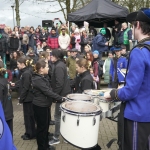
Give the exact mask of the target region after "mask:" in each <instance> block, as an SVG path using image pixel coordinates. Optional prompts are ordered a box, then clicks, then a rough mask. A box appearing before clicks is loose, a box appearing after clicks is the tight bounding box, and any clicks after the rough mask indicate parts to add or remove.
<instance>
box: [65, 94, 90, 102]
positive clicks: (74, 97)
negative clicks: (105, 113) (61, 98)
mask: <svg viewBox="0 0 150 150" xmlns="http://www.w3.org/2000/svg"><path fill="white" fill-rule="evenodd" d="M66 97H67V100H68V101H88V102H92V100H93V98H92V96H90V95H86V94H68V95H67V96H66Z"/></svg>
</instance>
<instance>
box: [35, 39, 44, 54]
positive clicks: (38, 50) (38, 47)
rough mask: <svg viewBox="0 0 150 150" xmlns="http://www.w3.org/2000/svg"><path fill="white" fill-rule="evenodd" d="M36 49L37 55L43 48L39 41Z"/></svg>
mask: <svg viewBox="0 0 150 150" xmlns="http://www.w3.org/2000/svg"><path fill="white" fill-rule="evenodd" d="M36 51H37V54H38V55H39V53H40V52H43V49H42V46H41V43H40V42H39V43H37V49H36Z"/></svg>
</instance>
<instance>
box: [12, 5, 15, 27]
mask: <svg viewBox="0 0 150 150" xmlns="http://www.w3.org/2000/svg"><path fill="white" fill-rule="evenodd" d="M11 8H12V11H13V24H14V26H15V16H14V6H13V5H12V6H11Z"/></svg>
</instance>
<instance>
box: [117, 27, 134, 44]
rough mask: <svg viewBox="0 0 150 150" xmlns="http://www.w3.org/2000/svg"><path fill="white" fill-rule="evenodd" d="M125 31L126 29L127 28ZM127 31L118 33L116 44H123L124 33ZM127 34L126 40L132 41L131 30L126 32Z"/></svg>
mask: <svg viewBox="0 0 150 150" xmlns="http://www.w3.org/2000/svg"><path fill="white" fill-rule="evenodd" d="M127 29H128V28H127ZM127 29H125V30H123V31H120V32H119V33H118V43H119V44H124V32H125V31H126V30H127ZM127 34H128V40H132V30H131V29H130V30H129V31H128V32H127Z"/></svg>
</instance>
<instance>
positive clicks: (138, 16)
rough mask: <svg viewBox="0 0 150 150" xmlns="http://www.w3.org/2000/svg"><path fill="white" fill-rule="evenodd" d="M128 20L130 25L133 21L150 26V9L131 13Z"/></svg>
mask: <svg viewBox="0 0 150 150" xmlns="http://www.w3.org/2000/svg"><path fill="white" fill-rule="evenodd" d="M126 19H127V21H128V22H130V23H132V22H133V21H142V22H148V23H149V24H150V9H149V8H142V9H140V10H139V11H137V12H133V13H130V14H129V15H128V16H127V18H126Z"/></svg>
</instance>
